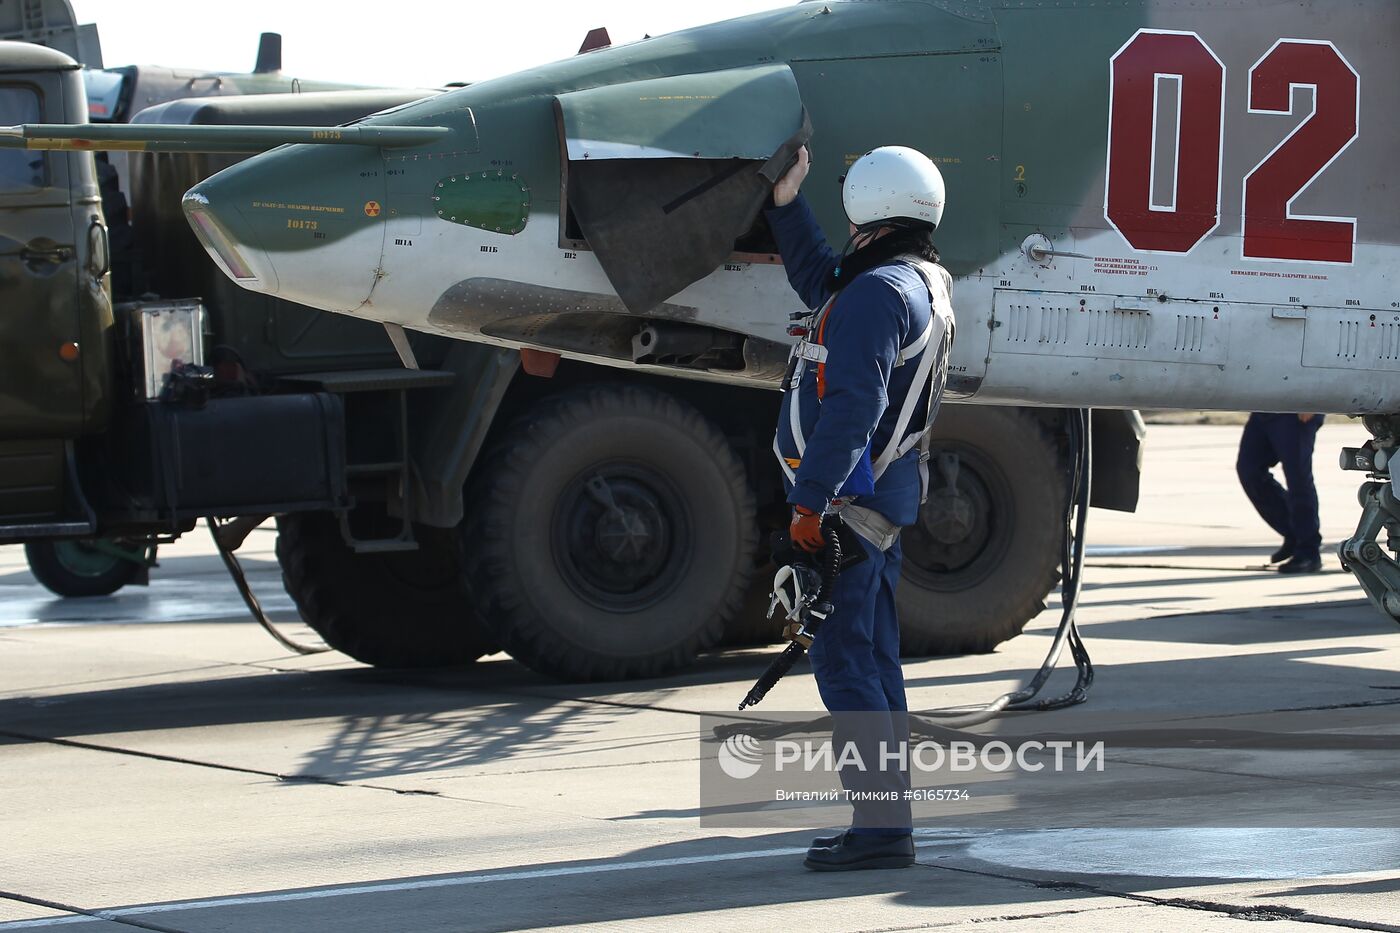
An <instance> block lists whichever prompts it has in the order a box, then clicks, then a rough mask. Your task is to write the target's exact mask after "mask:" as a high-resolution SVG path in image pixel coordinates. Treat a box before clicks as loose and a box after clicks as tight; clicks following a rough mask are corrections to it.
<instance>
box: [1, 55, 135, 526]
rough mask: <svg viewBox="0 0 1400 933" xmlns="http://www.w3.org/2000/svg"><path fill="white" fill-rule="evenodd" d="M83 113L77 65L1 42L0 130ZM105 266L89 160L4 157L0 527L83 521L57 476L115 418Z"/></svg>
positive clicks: (10, 153)
mask: <svg viewBox="0 0 1400 933" xmlns="http://www.w3.org/2000/svg"><path fill="white" fill-rule="evenodd" d="M86 115H87V114H86V99H85V96H84V93H83V83H82V76H81V71H80V66H79V65H78V63H77V62H75V61H74V60H73V59H72V58H70V57H68V56H67V55H65V54H63V53H62V52H58V51H55V50H53V49H48V48H43V47H41V46H35V45H29V44H26V43H15V42H0V123H3V124H12V123H14V122H16V121H20V120H31V119H34V120H41V121H44V122H55V123H58V122H65V123H66V122H75V121H82V120H84V119H86ZM108 265H109V257H108V249H107V233H106V228H105V226H104V223H103V218H102V209H101V199H100V197H99V193H98V185H97V177H96V167H95V165H94V162H93V159H92V157H91V156H90V155H88V154H85V153H62V152H42V151H39V150H29V149H11V150H0V521H8V522H21V521H22V522H29V521H45V520H46V521H55V520H60V519H62V520H73V521H83V520H85V519H84V516H83V514H82V509H81V508H80V507H79V504H78V503H76V502H73V501H71V500H69V499H68V498H66V497H65V493H64V486H65V483H64V476H65V473H66V472H67V463H68V461H69V460H70V459H71V452H72V447H73V445H74V444H75V443H76V442H77V441H78V440H79V439H80V438H82V437H84V436H87V435H91V434H93V433H95V432H98V431H101V430H102V429H103V428H105V427H106V425H107V423H108V419H109V418H110V414H111V411H110V398H109V382H110V373H109V370H110V365H111V360H110V355H111V344H110V339H111V328H112V320H113V319H112V304H111V298H110V293H109V290H108V287H107V271H108Z"/></svg>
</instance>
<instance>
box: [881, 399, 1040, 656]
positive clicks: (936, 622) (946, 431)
mask: <svg viewBox="0 0 1400 933" xmlns="http://www.w3.org/2000/svg"><path fill="white" fill-rule="evenodd" d="M929 468H930V469H929V499H928V502H926V503H925V504H924V507H923V510H922V511H921V513H920V515H919V522H918V523H917V524H915V525H912V526H910V527H909V528H906V529H905V530H904V532H903V534H902V536H901V538H900V540H901V541H902V543H903V545H904V570H903V579H902V581H901V582H900V586H899V593H898V605H899V620H900V636H901V649H902V651H903V653H904V654H906V655H930V654H969V653H977V652H985V651H991V650H992V649H993V648H995V647H996V646H997V645H999V644H1001V643H1002V642H1003V641H1006V640H1007V639H1009V638H1014V637H1015V636H1016V635H1019V634H1020V633H1021V630H1022V629H1023V628H1025V626H1026V623H1027V622H1029V621H1030V620H1031V619H1032V618H1034V617H1035V616H1036V614H1038V613H1039V612H1040V611H1041V610H1042V609H1044V608H1045V603H1044V599H1045V596H1046V594H1047V593H1049V592H1050V590H1051V589H1052V588H1053V587H1054V586H1055V583H1056V581H1057V580H1058V579H1059V562H1060V540H1061V537H1062V535H1063V528H1064V520H1065V517H1064V509H1065V495H1066V492H1067V490H1066V489H1065V484H1066V480H1065V471H1064V467H1063V465H1062V463H1061V458H1060V453H1059V450H1058V446H1057V444H1056V442H1055V439H1054V438H1053V437H1051V435H1050V433H1049V431H1048V430H1047V429H1046V428H1045V426H1044V424H1043V423H1042V422H1041V421H1040V419H1039V418H1037V417H1035V416H1034V415H1032V414H1031V413H1029V412H1027V411H1024V410H1021V409H1015V408H989V407H986V406H971V405H954V406H948V407H946V408H944V409H943V410H942V411H941V412H940V413H939V415H938V420H937V422H936V423H935V425H934V428H933V445H932V459H931V460H930V463H929Z"/></svg>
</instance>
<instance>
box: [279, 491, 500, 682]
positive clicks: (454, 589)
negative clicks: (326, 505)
mask: <svg viewBox="0 0 1400 933" xmlns="http://www.w3.org/2000/svg"><path fill="white" fill-rule="evenodd" d="M386 523H387V520H386ZM395 523H396V521H395ZM357 527H358V522H357ZM455 534H456V532H455V531H453V530H451V529H439V528H429V527H427V526H417V527H415V529H414V536H415V537H416V538H417V539H418V550H416V551H386V552H382V553H363V554H357V553H355V551H354V550H352V549H351V548H350V546H349V545H347V544H346V543H345V541H344V539H343V538H342V537H341V534H340V523H339V522H338V521H337V519H336V517H335V515H334V514H332V513H330V512H309V513H301V514H294V515H283V516H280V517H278V519H277V561H278V563H280V564H281V565H282V584H283V585H284V586H285V587H286V588H287V592H288V593H289V594H290V595H291V597H292V600H293V601H294V602H295V603H296V604H297V610H298V611H299V612H300V613H301V617H302V619H303V620H304V621H305V622H306V624H307V625H309V626H311V628H313V629H315V631H316V633H317V634H318V635H320V636H321V637H322V638H323V639H325V641H326V644H328V645H330V646H331V647H332V648H335V649H337V650H339V651H343V652H344V653H346V654H348V655H350V657H352V658H354V659H355V660H357V661H363V662H364V663H366V664H372V665H374V666H375V667H455V666H459V665H462V664H469V663H471V662H472V661H475V660H476V659H477V658H479V657H481V656H482V655H485V654H490V653H492V652H493V651H495V650H496V648H495V646H494V644H493V643H492V641H491V639H490V638H489V637H488V636H487V635H486V634H485V632H484V631H483V630H482V628H481V625H480V622H479V621H478V618H477V614H476V611H475V609H474V608H473V606H472V604H471V602H470V600H469V598H468V595H467V592H466V587H465V586H464V585H463V583H462V580H461V575H460V561H459V558H458V554H457V550H456V541H455V540H454V536H455Z"/></svg>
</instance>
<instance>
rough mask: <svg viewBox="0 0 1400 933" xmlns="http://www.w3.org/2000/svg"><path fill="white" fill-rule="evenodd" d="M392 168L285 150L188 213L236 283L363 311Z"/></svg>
mask: <svg viewBox="0 0 1400 933" xmlns="http://www.w3.org/2000/svg"><path fill="white" fill-rule="evenodd" d="M382 162H383V160H382V158H381V157H380V155H379V150H378V149H376V148H373V147H361V146H325V147H322V146H314V145H294V146H283V147H282V148H280V149H274V150H272V151H271V152H266V153H263V154H262V155H258V156H254V157H252V158H250V159H246V160H245V161H243V162H240V163H238V164H237V165H235V166H233V167H231V168H228V169H225V170H224V171H222V172H219V173H218V174H217V175H213V176H211V177H210V178H207V179H205V180H204V181H202V182H200V183H199V184H198V185H196V186H195V187H194V188H192V189H190V191H189V192H188V193H187V194H186V195H185V200H184V208H185V214H186V216H187V217H188V218H189V221H190V225H191V226H192V227H194V230H195V232H196V234H198V236H199V238H200V240H201V241H202V242H203V244H204V246H205V248H206V249H207V250H208V252H209V254H210V256H211V257H212V258H213V260H214V262H215V263H216V264H218V266H219V267H220V268H221V269H222V270H223V271H224V272H225V273H226V274H227V275H228V276H229V278H231V279H233V280H234V281H235V282H236V283H238V284H239V285H241V286H243V287H244V288H249V289H252V290H254V291H259V292H264V293H267V294H275V295H277V297H279V298H284V299H286V300H288V301H295V302H297V303H299V304H304V305H308V306H310V307H313V308H319V309H321V310H326V311H356V310H359V309H360V308H362V307H363V306H364V305H365V303H366V302H367V301H368V300H369V296H370V292H371V291H372V289H373V287H374V284H375V281H376V278H377V275H378V272H379V269H380V256H381V254H382V248H383V224H384V221H385V216H384V214H385V213H386V212H385V211H384V209H383V207H382V206H381V205H382V204H383V203H384V201H385V196H384V171H383V164H382Z"/></svg>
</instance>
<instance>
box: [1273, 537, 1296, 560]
mask: <svg viewBox="0 0 1400 933" xmlns="http://www.w3.org/2000/svg"><path fill="white" fill-rule="evenodd" d="M1292 556H1293V542H1292V541H1284V542H1283V544H1282V546H1280V547H1279V549H1278V550H1277V551H1274V553H1272V554H1270V555H1269V563H1271V564H1278V563H1282V562H1283V561H1286V560H1288V559H1289V558H1290V557H1292Z"/></svg>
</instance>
